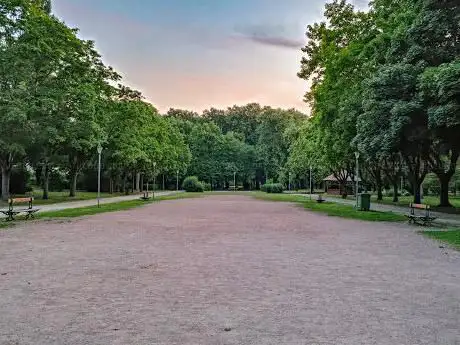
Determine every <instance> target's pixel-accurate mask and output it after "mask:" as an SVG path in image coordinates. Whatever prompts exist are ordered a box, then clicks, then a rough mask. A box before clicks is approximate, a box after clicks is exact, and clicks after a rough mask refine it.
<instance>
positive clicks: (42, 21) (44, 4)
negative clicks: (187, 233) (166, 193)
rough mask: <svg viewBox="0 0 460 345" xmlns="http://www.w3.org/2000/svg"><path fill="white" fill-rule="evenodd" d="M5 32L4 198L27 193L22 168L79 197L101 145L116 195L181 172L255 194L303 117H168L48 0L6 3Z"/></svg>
mask: <svg viewBox="0 0 460 345" xmlns="http://www.w3.org/2000/svg"><path fill="white" fill-rule="evenodd" d="M0 28H1V30H0V88H1V92H0V123H1V125H0V166H1V181H2V185H1V192H2V199H4V200H5V199H7V198H8V197H9V196H10V195H11V192H12V193H13V194H14V193H19V192H23V191H22V190H21V191H19V190H12V191H10V186H11V176H12V174H13V177H14V176H16V175H15V171H16V170H17V169H22V170H21V171H26V173H24V174H22V175H20V177H19V178H20V179H25V177H24V176H26V175H27V172H29V173H30V171H32V172H33V174H34V175H35V178H34V180H35V182H36V184H39V185H40V186H41V187H42V188H43V198H45V199H47V198H48V196H49V190H50V188H51V189H56V188H60V189H62V188H65V189H67V188H68V189H69V190H70V191H69V195H70V196H75V194H76V191H77V188H78V187H79V186H82V183H83V181H84V180H90V182H89V183H86V184H85V189H94V185H95V184H96V183H97V181H96V176H95V171H96V169H95V164H94V163H95V162H97V147H98V146H99V145H101V146H102V148H103V154H102V157H103V159H102V166H103V180H104V181H103V182H104V183H103V188H104V189H105V190H107V191H110V192H124V191H126V192H127V191H129V190H130V189H131V190H133V189H142V186H143V185H144V184H145V182H149V181H150V182H152V179H153V177H154V176H155V177H156V176H158V175H162V177H163V181H164V180H166V184H168V183H171V182H172V181H171V180H173V179H174V180H175V178H176V177H177V175H179V174H180V176H181V178H183V177H185V176H186V175H196V176H198V177H199V178H200V179H201V180H203V181H206V182H207V183H209V184H210V185H211V186H212V187H213V188H220V189H222V188H228V187H229V184H230V181H233V178H234V177H235V175H236V177H237V179H238V182H239V183H240V184H243V185H244V187H245V188H258V187H259V186H260V184H261V183H263V182H264V181H265V180H266V179H267V178H274V179H277V178H278V176H279V174H280V171H281V172H282V171H283V169H284V168H285V165H286V162H287V157H288V147H289V146H290V137H289V136H285V130H286V129H287V128H293V127H295V126H296V124H298V123H300V121H302V119H304V118H305V117H304V115H303V114H301V113H299V112H297V111H295V110H281V109H273V108H270V107H261V106H259V105H258V104H249V105H246V106H240V107H238V106H234V107H231V108H228V109H225V110H219V109H214V108H212V109H209V110H206V111H204V112H203V113H202V114H197V113H195V112H191V111H187V110H180V109H171V110H170V111H168V113H167V114H163V115H162V114H160V113H159V112H158V111H157V109H156V108H155V107H154V106H152V105H151V104H149V103H148V102H146V101H145V99H144V98H143V96H142V94H141V93H140V92H138V91H136V90H132V89H130V88H129V87H127V86H125V85H123V84H122V80H121V77H120V75H119V74H118V73H117V72H116V71H115V70H114V69H113V68H111V67H110V66H107V65H106V64H104V62H103V60H102V58H101V56H100V54H99V53H98V52H97V50H96V49H95V43H94V42H93V41H89V40H83V39H81V38H79V37H78V30H76V29H72V28H69V27H67V26H66V25H65V23H63V22H62V21H60V20H59V19H58V18H56V17H55V16H54V15H53V14H52V13H51V2H50V0H2V1H1V2H0ZM57 179H61V180H64V181H61V183H57V182H56V180H57ZM139 185H140V187H139ZM16 189H17V188H16Z"/></svg>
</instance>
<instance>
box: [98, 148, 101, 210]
mask: <svg viewBox="0 0 460 345" xmlns="http://www.w3.org/2000/svg"><path fill="white" fill-rule="evenodd" d="M100 199H101V152H100V151H99V159H98V164H97V207H100V205H99V203H100Z"/></svg>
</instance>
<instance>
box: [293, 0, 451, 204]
mask: <svg viewBox="0 0 460 345" xmlns="http://www.w3.org/2000/svg"><path fill="white" fill-rule="evenodd" d="M369 6H370V7H369V9H368V10H367V11H359V10H357V9H356V8H354V7H353V6H352V5H351V4H349V3H347V2H346V1H345V0H335V1H333V2H331V3H328V4H327V5H326V7H325V11H324V20H323V21H321V22H318V23H314V24H312V25H309V26H308V29H307V32H306V36H307V39H308V41H307V44H306V46H305V47H304V48H303V49H302V51H303V53H304V57H303V58H302V61H301V70H300V72H299V74H298V75H299V77H300V78H303V79H305V80H307V81H308V82H309V83H311V85H312V86H311V88H310V90H309V92H308V93H307V94H306V95H305V100H306V101H307V102H309V103H310V105H311V108H312V116H311V117H310V119H309V120H308V121H306V122H305V123H303V124H302V126H301V128H300V129H299V132H300V134H299V135H298V139H297V140H296V141H295V143H294V144H293V147H292V152H291V156H290V165H291V167H292V169H297V170H305V169H306V167H307V166H308V164H314V165H316V166H322V167H324V168H326V169H327V170H329V171H331V172H332V173H333V174H334V175H335V177H336V178H337V180H338V181H340V183H341V184H342V185H344V184H345V183H346V181H347V180H349V179H350V178H351V179H352V180H355V178H356V176H355V175H356V173H355V169H356V166H355V164H356V163H355V161H356V157H355V152H359V153H360V155H359V162H360V163H361V164H360V167H361V168H360V172H359V174H360V178H361V179H362V181H363V183H364V184H368V185H373V186H375V188H376V190H377V193H378V198H379V199H381V198H382V189H383V187H384V186H385V185H391V186H393V189H394V197H395V201H397V193H398V185H399V181H400V177H401V176H403V175H404V176H406V177H407V178H408V179H409V181H410V184H411V189H412V191H413V193H414V201H415V202H420V186H421V184H422V182H423V181H424V179H425V177H426V176H427V174H429V173H431V174H434V175H435V176H436V177H437V178H438V180H439V185H440V205H441V206H450V203H449V186H450V182H451V181H452V178H453V176H454V174H455V173H456V167H457V164H458V158H459V154H460V28H459V26H460V4H459V2H458V1H454V0H397V1H396V0H374V1H372V2H371V3H370V5H369Z"/></svg>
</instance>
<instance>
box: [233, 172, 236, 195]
mask: <svg viewBox="0 0 460 345" xmlns="http://www.w3.org/2000/svg"><path fill="white" fill-rule="evenodd" d="M233 191H234V192H236V171H235V172H234V173H233Z"/></svg>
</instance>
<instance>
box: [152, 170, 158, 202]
mask: <svg viewBox="0 0 460 345" xmlns="http://www.w3.org/2000/svg"><path fill="white" fill-rule="evenodd" d="M156 167H157V162H153V192H152V193H153V199H155V184H156V178H157V169H156Z"/></svg>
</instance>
